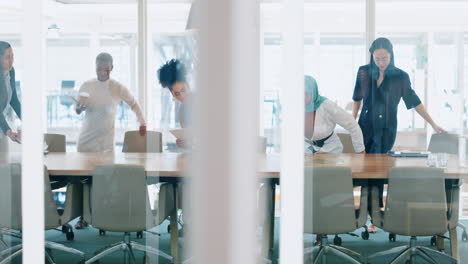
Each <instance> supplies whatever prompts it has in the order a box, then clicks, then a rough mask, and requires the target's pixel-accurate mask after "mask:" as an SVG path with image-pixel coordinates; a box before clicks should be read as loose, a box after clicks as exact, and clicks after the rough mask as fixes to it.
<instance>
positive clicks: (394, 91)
mask: <svg viewBox="0 0 468 264" xmlns="http://www.w3.org/2000/svg"><path fill="white" fill-rule="evenodd" d="M369 52H370V54H371V59H370V62H369V64H367V65H364V66H361V67H360V68H359V70H358V73H357V77H356V85H355V87H354V93H353V101H354V102H353V117H354V118H356V117H357V114H358V112H359V109H360V107H361V102H363V104H362V110H361V114H360V115H359V122H358V123H359V126H360V127H361V130H362V134H363V137H364V145H365V148H366V153H387V152H388V151H390V150H391V149H392V147H393V144H394V143H395V138H396V135H397V112H398V104H399V103H400V101H401V99H403V101H404V102H405V105H406V108H407V109H412V108H414V109H415V110H416V112H417V113H418V114H419V115H420V116H421V117H422V118H423V119H424V120H425V121H426V122H428V123H429V124H430V125H431V126H432V128H433V129H434V131H435V132H436V133H446V131H445V130H444V129H443V128H441V127H440V126H438V125H437V124H436V123H435V122H434V120H432V118H431V116H430V115H429V114H428V113H427V111H426V108H425V107H424V105H423V104H422V103H421V100H420V99H419V97H418V96H417V95H416V93H415V92H414V90H413V89H412V88H411V82H410V78H409V75H408V73H406V72H405V71H403V70H401V69H399V68H397V67H396V66H395V58H394V55H393V45H392V43H391V42H390V40H388V39H387V38H378V39H376V40H374V42H372V45H371V47H370V48H369ZM368 184H369V185H372V186H378V187H379V189H380V195H379V196H380V197H379V202H380V207H383V201H382V200H383V184H384V181H383V180H369V182H368ZM361 185H362V184H361ZM370 199H371V196H370V195H369V211H370V212H371V210H372V208H371V207H370V205H371V203H370ZM369 232H375V227H374V226H373V225H371V226H369Z"/></svg>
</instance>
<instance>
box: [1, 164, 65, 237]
mask: <svg viewBox="0 0 468 264" xmlns="http://www.w3.org/2000/svg"><path fill="white" fill-rule="evenodd" d="M21 175H22V174H21V164H6V165H1V166H0V182H1V183H2V184H0V201H1V202H0V212H1V213H0V227H7V228H11V229H15V230H21V229H22V223H21V219H22V218H21V208H22V206H21V177H22V176H21ZM44 210H45V223H46V229H50V228H55V227H57V226H59V215H58V213H57V207H56V203H55V201H54V198H53V196H52V190H51V187H50V180H49V174H48V172H47V168H46V167H45V166H44ZM49 224H50V225H51V226H48V225H49Z"/></svg>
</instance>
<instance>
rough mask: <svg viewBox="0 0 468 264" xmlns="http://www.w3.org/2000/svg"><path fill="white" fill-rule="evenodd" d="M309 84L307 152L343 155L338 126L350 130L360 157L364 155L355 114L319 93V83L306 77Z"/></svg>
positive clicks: (306, 133) (305, 126)
mask: <svg viewBox="0 0 468 264" xmlns="http://www.w3.org/2000/svg"><path fill="white" fill-rule="evenodd" d="M304 82H305V95H304V96H305V122H304V136H305V141H304V143H305V152H306V153H315V152H319V153H341V152H343V145H342V144H341V141H340V138H339V137H338V135H337V134H336V133H335V132H334V130H335V127H336V125H337V124H338V125H340V126H341V127H343V128H344V129H346V130H347V131H348V132H349V134H350V135H351V139H352V142H353V146H354V151H355V152H356V153H364V149H365V147H364V141H363V137H362V132H361V128H360V127H359V125H358V123H357V122H356V120H355V119H354V118H353V117H352V115H351V114H349V113H348V112H346V111H345V110H344V109H342V108H341V107H339V106H338V105H337V104H336V103H334V102H332V101H330V100H328V99H327V98H326V97H323V96H321V95H320V94H319V92H318V87H317V82H316V81H315V79H314V78H312V77H311V76H308V75H305V76H304Z"/></svg>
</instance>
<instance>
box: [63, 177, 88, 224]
mask: <svg viewBox="0 0 468 264" xmlns="http://www.w3.org/2000/svg"><path fill="white" fill-rule="evenodd" d="M65 195H66V200H65V205H64V209H63V214H62V215H61V216H60V220H61V223H62V224H65V223H68V222H70V221H71V220H73V219H75V218H77V217H78V216H80V215H82V213H83V185H81V184H68V185H67V192H66V194H65Z"/></svg>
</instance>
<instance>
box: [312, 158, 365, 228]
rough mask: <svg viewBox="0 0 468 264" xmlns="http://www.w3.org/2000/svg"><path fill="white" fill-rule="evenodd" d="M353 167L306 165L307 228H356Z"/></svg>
mask: <svg viewBox="0 0 468 264" xmlns="http://www.w3.org/2000/svg"><path fill="white" fill-rule="evenodd" d="M356 228H357V221H356V214H355V210H354V197H353V183H352V173H351V168H338V167H331V168H325V167H314V168H304V232H305V233H313V234H339V233H347V232H352V231H354V230H356Z"/></svg>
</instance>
